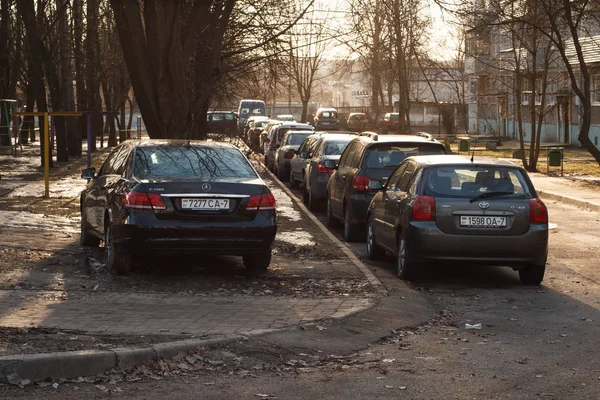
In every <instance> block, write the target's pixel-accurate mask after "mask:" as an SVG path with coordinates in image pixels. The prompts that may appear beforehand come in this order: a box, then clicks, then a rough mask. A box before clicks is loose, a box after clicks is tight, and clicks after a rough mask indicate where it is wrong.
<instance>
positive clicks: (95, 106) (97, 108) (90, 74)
mask: <svg viewBox="0 0 600 400" xmlns="http://www.w3.org/2000/svg"><path fill="white" fill-rule="evenodd" d="M98 25H99V21H98V0H87V30H86V39H85V53H86V60H87V62H86V64H85V66H86V68H85V77H86V88H87V93H86V94H87V102H86V103H87V111H88V112H93V113H94V114H93V115H92V132H91V135H92V145H91V149H88V151H89V150H91V151H96V135H97V133H98V132H100V133H101V134H102V128H103V121H102V115H101V114H100V112H102V100H101V98H100V83H99V77H98V72H99V71H98V65H99V64H100V60H99V56H100V54H99V53H98V49H99V48H100V46H99V44H98V29H97V27H98Z"/></svg>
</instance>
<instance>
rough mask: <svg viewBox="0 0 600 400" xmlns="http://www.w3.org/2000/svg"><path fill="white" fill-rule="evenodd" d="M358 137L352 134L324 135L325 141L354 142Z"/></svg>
mask: <svg viewBox="0 0 600 400" xmlns="http://www.w3.org/2000/svg"><path fill="white" fill-rule="evenodd" d="M355 137H356V135H354V134H352V133H334V134H329V133H326V134H324V135H323V140H324V141H326V140H345V139H347V140H352V139H354V138H355Z"/></svg>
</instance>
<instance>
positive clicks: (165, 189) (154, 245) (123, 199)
mask: <svg viewBox="0 0 600 400" xmlns="http://www.w3.org/2000/svg"><path fill="white" fill-rule="evenodd" d="M81 175H82V178H87V179H89V182H88V184H87V187H86V188H85V190H84V191H83V192H82V193H81V243H82V244H83V245H95V246H97V245H98V244H99V243H100V241H104V246H105V257H106V264H107V266H108V267H109V268H110V269H111V270H113V271H114V272H116V273H118V274H126V273H128V272H129V271H130V270H131V268H132V265H133V262H134V261H135V260H136V258H137V257H136V256H139V255H145V254H148V253H152V252H157V253H163V254H164V253H170V252H172V253H176V254H179V253H188V252H190V253H198V252H200V253H202V252H205V253H210V254H221V255H240V256H242V257H243V260H244V265H245V266H246V268H247V269H248V270H250V271H253V272H260V271H264V270H265V269H267V268H268V266H269V263H270V261H271V246H272V243H273V241H274V239H275V233H276V231H277V223H276V214H275V198H274V197H273V194H272V193H271V192H270V190H269V188H268V187H267V186H266V185H265V183H264V182H263V181H262V180H261V179H260V177H259V176H258V174H257V173H256V171H255V170H254V168H253V167H252V165H250V163H249V162H248V160H247V159H246V157H244V155H243V154H242V153H241V152H240V151H239V150H238V149H237V148H235V147H234V146H232V145H229V144H224V143H217V142H187V141H166V140H146V141H128V142H125V143H123V144H121V145H119V146H118V147H116V148H115V149H114V150H113V152H112V153H111V154H110V155H109V156H108V158H107V159H106V161H105V162H104V164H103V165H102V167H101V168H100V171H99V172H98V173H97V174H96V170H95V168H88V169H85V170H83V172H82V174H81Z"/></svg>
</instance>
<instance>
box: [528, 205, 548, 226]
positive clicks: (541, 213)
mask: <svg viewBox="0 0 600 400" xmlns="http://www.w3.org/2000/svg"><path fill="white" fill-rule="evenodd" d="M529 222H530V223H542V224H544V223H548V209H547V208H546V205H545V204H544V202H543V201H542V200H540V199H530V200H529Z"/></svg>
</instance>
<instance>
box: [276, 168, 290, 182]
mask: <svg viewBox="0 0 600 400" xmlns="http://www.w3.org/2000/svg"><path fill="white" fill-rule="evenodd" d="M277 178H279V180H280V181H281V182H285V181H286V180H287V179H288V175H287V174H286V173H285V168H282V167H281V165H278V166H277Z"/></svg>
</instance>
